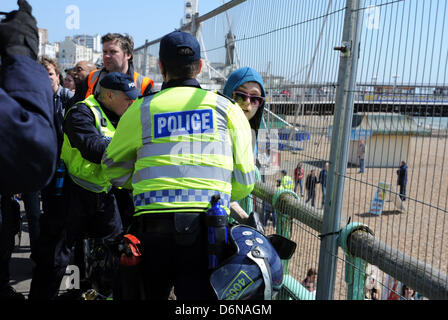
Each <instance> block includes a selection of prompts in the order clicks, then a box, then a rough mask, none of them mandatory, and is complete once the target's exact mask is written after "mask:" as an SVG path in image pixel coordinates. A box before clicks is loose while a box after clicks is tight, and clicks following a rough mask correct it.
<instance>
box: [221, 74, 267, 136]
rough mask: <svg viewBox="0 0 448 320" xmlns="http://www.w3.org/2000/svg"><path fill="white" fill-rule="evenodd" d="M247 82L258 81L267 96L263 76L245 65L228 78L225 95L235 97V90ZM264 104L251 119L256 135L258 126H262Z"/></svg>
mask: <svg viewBox="0 0 448 320" xmlns="http://www.w3.org/2000/svg"><path fill="white" fill-rule="evenodd" d="M246 82H256V83H258V84H259V85H260V88H261V95H262V96H263V97H266V92H265V89H264V82H263V78H262V77H261V75H260V74H259V73H258V72H257V71H256V70H254V69H252V68H249V67H243V68H240V69H237V70H235V71H233V72H232V74H231V75H230V76H229V78H228V79H227V82H226V85H225V86H224V90H223V93H224V95H225V96H227V97H229V98H230V99H233V91H235V90H236V89H238V88H239V87H240V86H241V85H243V84H244V83H246ZM264 106H265V103H263V105H262V106H261V107H259V108H258V110H257V113H256V114H255V115H254V116H253V118H252V119H250V120H249V123H250V126H251V128H252V129H253V130H255V134H256V136H258V128H259V127H260V122H261V116H262V115H263V110H264Z"/></svg>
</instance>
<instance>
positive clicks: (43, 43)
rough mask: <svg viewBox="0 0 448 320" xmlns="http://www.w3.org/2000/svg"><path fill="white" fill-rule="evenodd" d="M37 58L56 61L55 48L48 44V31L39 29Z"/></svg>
mask: <svg viewBox="0 0 448 320" xmlns="http://www.w3.org/2000/svg"><path fill="white" fill-rule="evenodd" d="M38 32H39V53H38V55H39V57H41V56H47V57H49V58H51V59H56V54H57V46H56V45H54V44H50V43H49V42H48V30H47V29H43V28H39V31H38Z"/></svg>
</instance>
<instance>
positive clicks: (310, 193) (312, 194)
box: [306, 189, 316, 207]
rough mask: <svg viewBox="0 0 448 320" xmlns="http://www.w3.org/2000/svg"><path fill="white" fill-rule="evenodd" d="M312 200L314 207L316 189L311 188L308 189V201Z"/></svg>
mask: <svg viewBox="0 0 448 320" xmlns="http://www.w3.org/2000/svg"><path fill="white" fill-rule="evenodd" d="M310 200H311V206H312V207H314V201H315V200H316V190H315V189H311V190H308V198H307V199H306V203H308V201H310Z"/></svg>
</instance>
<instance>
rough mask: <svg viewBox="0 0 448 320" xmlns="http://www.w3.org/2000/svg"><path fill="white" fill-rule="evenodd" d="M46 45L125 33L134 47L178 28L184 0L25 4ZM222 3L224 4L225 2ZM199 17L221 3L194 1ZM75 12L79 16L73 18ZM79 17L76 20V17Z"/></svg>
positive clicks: (8, 6) (6, 4)
mask: <svg viewBox="0 0 448 320" xmlns="http://www.w3.org/2000/svg"><path fill="white" fill-rule="evenodd" d="M28 2H29V3H30V5H31V6H32V7H33V15H34V16H35V18H36V19H37V25H38V27H40V28H44V29H47V30H48V40H49V41H50V43H54V42H56V41H63V40H64V38H65V36H73V35H77V34H88V35H95V34H97V33H99V34H100V35H104V34H106V33H108V32H118V33H129V34H130V35H131V36H132V37H133V38H134V44H135V47H139V46H141V45H143V44H144V43H145V39H147V40H149V41H151V40H154V39H157V38H159V37H161V36H163V35H165V34H167V33H169V32H171V31H173V30H174V29H175V28H178V27H179V26H180V20H181V19H182V17H183V15H184V0H120V1H117V0H45V1H44V0H28ZM225 2H228V0H226V1H225ZM198 3H199V4H198V10H199V15H203V14H205V13H208V12H210V11H212V10H213V9H215V8H217V7H219V6H221V5H222V3H223V1H222V0H202V1H198ZM17 8H18V6H17V0H1V3H0V11H6V12H9V11H11V10H15V9H17ZM77 12H79V15H77ZM77 16H79V19H76V17H77ZM78 21H79V24H78V23H77V22H78Z"/></svg>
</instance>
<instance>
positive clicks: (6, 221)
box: [0, 194, 20, 288]
mask: <svg viewBox="0 0 448 320" xmlns="http://www.w3.org/2000/svg"><path fill="white" fill-rule="evenodd" d="M0 198H1V200H0V202H1V208H0V288H2V287H5V286H7V285H8V283H9V280H10V279H9V277H10V274H9V262H10V260H11V254H12V251H13V249H14V235H15V234H16V233H17V231H18V223H19V214H20V208H19V209H17V205H18V204H16V203H14V200H13V199H12V196H11V195H5V194H4V195H0Z"/></svg>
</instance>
